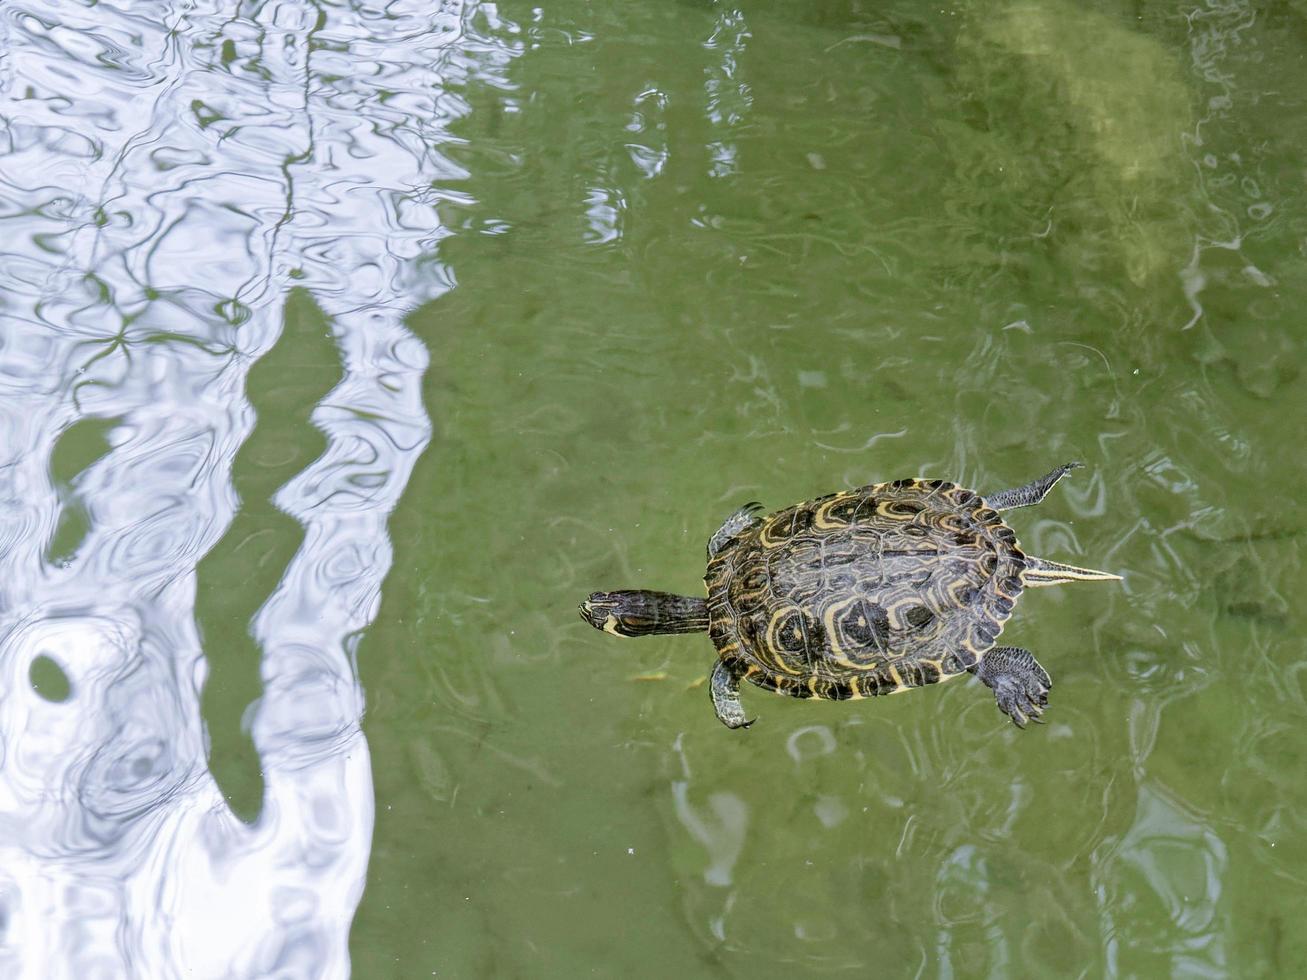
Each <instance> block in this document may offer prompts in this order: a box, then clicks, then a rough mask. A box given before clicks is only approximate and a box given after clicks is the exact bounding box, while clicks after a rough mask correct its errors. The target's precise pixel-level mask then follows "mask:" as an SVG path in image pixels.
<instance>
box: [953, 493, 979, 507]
mask: <svg viewBox="0 0 1307 980" xmlns="http://www.w3.org/2000/svg"><path fill="white" fill-rule="evenodd" d="M975 499H976V495H975V494H974V493H972V492H971V491H970V490H959V491H958V493H957V497H956V500H957V502H958V503H959V504H962V505H963V506H965V505H967V504H969V503H971V501H973V500H975Z"/></svg>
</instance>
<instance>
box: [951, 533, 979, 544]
mask: <svg viewBox="0 0 1307 980" xmlns="http://www.w3.org/2000/svg"><path fill="white" fill-rule="evenodd" d="M953 543H954V544H956V545H960V546H961V547H963V548H966V547H968V546H970V545H973V544H975V543H976V536H975V535H974V534H965V533H963V532H961V531H959V532H958V533H957V534H955V535H953Z"/></svg>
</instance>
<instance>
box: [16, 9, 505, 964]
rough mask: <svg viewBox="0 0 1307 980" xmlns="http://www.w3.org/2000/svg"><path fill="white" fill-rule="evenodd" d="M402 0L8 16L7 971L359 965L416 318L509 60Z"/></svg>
mask: <svg viewBox="0 0 1307 980" xmlns="http://www.w3.org/2000/svg"><path fill="white" fill-rule="evenodd" d="M402 6H403V5H402V4H387V5H386V8H385V9H386V18H387V19H374V18H370V17H365V16H363V14H362V13H360V12H358V11H355V10H353V9H350V8H349V7H348V6H345V5H340V6H332V7H330V8H322V7H319V6H310V5H307V4H295V3H283V4H276V5H270V6H267V7H259V8H257V12H256V14H255V16H257V17H259V18H260V19H259V20H250V19H247V17H242V16H239V15H238V14H235V13H233V12H232V11H214V12H212V13H204V12H197V11H195V10H194V9H192V8H191V7H189V6H179V7H178V9H177V10H175V11H173V10H166V9H165V10H162V11H151V12H150V13H149V14H144V13H142V12H141V9H140V8H139V7H138V6H134V7H132V8H126V9H127V10H130V12H125V11H124V10H115V9H112V8H107V7H97V8H96V9H95V10H93V11H90V10H82V9H80V8H76V7H72V6H68V7H61V8H59V11H58V13H57V15H56V14H51V13H49V12H48V11H46V12H44V13H42V14H41V15H40V16H37V15H35V14H34V15H32V16H26V17H25V16H19V14H21V11H15V10H13V9H12V8H11V10H10V11H9V12H8V13H7V14H6V17H5V20H6V24H5V28H6V29H7V31H8V34H9V36H8V39H7V41H6V44H5V47H6V56H7V59H8V64H7V65H6V67H5V71H6V73H7V77H6V79H5V82H6V85H5V90H6V91H7V92H9V93H11V99H12V101H10V102H9V103H8V104H7V105H5V106H4V110H3V112H4V118H5V119H6V120H7V123H8V129H7V139H8V142H7V146H6V150H7V159H6V166H5V173H4V178H3V180H2V181H0V191H2V193H3V196H4V197H5V198H7V199H9V200H8V205H9V206H8V207H6V209H5V213H6V214H7V215H11V214H15V213H17V214H20V215H21V219H18V220H13V219H11V220H9V221H8V222H7V225H8V227H9V230H10V235H9V236H8V237H7V240H6V242H5V244H4V245H3V251H5V252H6V253H7V257H6V263H5V265H6V280H7V282H6V289H5V305H4V307H3V309H0V315H3V317H4V321H3V323H0V341H3V344H2V345H0V347H2V352H0V360H2V361H3V363H2V364H0V368H2V370H0V435H2V436H3V439H0V504H2V505H3V509H2V510H0V572H3V583H4V586H3V588H4V598H5V602H4V604H3V608H4V609H6V610H7V613H6V615H5V619H4V621H3V622H0V641H2V642H3V647H0V668H2V673H0V688H2V690H3V704H4V709H3V711H2V712H0V759H2V760H3V762H4V765H3V769H2V770H0V825H3V826H4V827H5V828H6V833H5V834H4V835H3V839H2V840H0V867H2V868H3V877H2V878H0V922H4V923H5V924H6V925H5V929H4V931H5V936H4V942H3V943H2V944H0V946H2V947H3V948H0V974H3V975H4V976H15V977H18V976H23V977H26V976H32V977H38V976H40V977H44V976H54V975H65V974H66V973H70V972H75V971H77V970H79V969H81V968H82V967H83V966H86V965H89V964H92V963H94V964H97V967H96V968H97V969H99V970H102V969H105V968H106V966H105V964H114V965H113V966H111V967H107V968H108V969H110V970H111V972H121V973H123V974H124V975H134V976H169V975H173V973H174V972H176V971H183V972H184V971H185V970H188V969H190V970H194V971H196V972H197V973H198V974H203V975H220V974H221V975H237V976H253V975H261V974H264V973H268V972H272V971H275V970H284V969H291V970H293V971H295V972H297V974H302V975H305V976H343V975H345V974H346V973H347V971H348V956H347V952H346V949H347V931H348V926H349V921H350V918H351V916H352V914H353V911H354V906H355V904H356V903H357V901H358V898H359V895H360V893H361V890H362V886H363V875H364V872H365V869H366V863H367V857H368V846H369V842H370V836H371V825H372V809H373V803H372V796H371V774H370V770H369V760H368V753H367V747H366V744H365V743H364V741H363V738H362V736H361V734H360V731H359V727H358V723H359V718H360V716H361V711H362V692H361V690H360V689H359V687H358V685H357V683H356V680H355V676H354V671H353V667H352V665H351V663H350V659H351V656H352V652H353V645H354V644H355V643H356V642H357V638H358V636H359V634H360V632H361V631H362V630H363V629H364V628H366V627H367V625H368V624H369V623H370V621H371V619H372V617H373V616H374V614H375V610H376V607H377V600H378V594H379V590H380V587H381V582H382V579H383V577H384V575H385V573H386V571H387V569H388V567H389V563H390V554H391V549H390V543H389V540H388V537H387V534H386V521H387V517H388V515H389V513H390V512H391V510H392V509H393V508H394V506H395V504H396V503H397V501H398V500H399V497H400V495H401V493H402V492H403V490H404V487H405V484H406V482H407V479H408V475H409V473H410V471H411V468H412V465H413V462H414V460H415V459H416V458H417V456H418V455H419V454H420V453H421V452H422V450H423V448H424V447H425V445H426V442H427V439H428V435H429V422H428V419H427V416H426V413H425V410H424V408H423V405H422V400H421V394H420V390H419V383H420V379H421V375H422V372H423V370H424V368H425V366H426V351H425V349H424V348H423V346H422V345H421V343H420V342H419V341H417V339H416V338H414V337H413V336H412V335H411V334H410V333H409V332H408V331H407V330H406V329H405V327H404V325H403V322H402V313H403V312H404V311H406V310H408V309H411V308H412V307H413V306H414V305H416V304H420V303H422V302H424V301H426V300H428V299H431V298H432V297H434V296H435V295H438V294H439V293H440V292H443V291H444V290H445V289H447V288H448V284H449V282H450V281H451V277H450V276H449V275H448V274H447V273H446V272H445V271H444V270H443V269H442V268H441V267H440V265H439V264H438V262H437V261H436V258H435V249H436V245H437V242H438V241H439V239H440V237H441V236H442V235H443V234H445V232H443V231H442V230H441V227H440V219H439V217H438V215H437V213H436V210H435V202H436V200H437V199H438V198H439V197H440V194H439V193H437V192H436V191H435V188H436V187H438V186H439V185H440V184H441V182H447V181H448V180H450V179H451V178H454V177H457V176H459V175H460V174H461V171H459V169H458V168H457V167H454V166H453V165H452V164H450V163H449V162H448V161H446V160H445V158H444V157H443V156H442V155H441V153H440V148H441V145H442V143H443V142H444V141H445V139H446V136H445V131H446V127H447V125H448V123H449V122H450V121H451V119H453V118H455V117H457V116H458V115H460V114H462V113H464V112H466V111H467V108H466V105H465V103H464V102H463V101H462V100H461V99H459V98H458V97H457V96H454V95H452V94H451V91H450V90H451V86H453V87H456V86H458V85H459V84H461V83H462V82H463V81H465V80H466V79H467V78H468V77H469V76H473V75H476V74H477V73H479V72H485V71H489V72H492V73H493V72H495V71H498V70H500V66H501V65H502V64H503V63H505V62H506V61H507V60H509V58H510V56H511V53H509V52H507V50H503V51H501V50H499V49H497V48H495V47H494V45H493V44H491V43H489V42H484V43H483V42H482V41H480V40H479V39H477V38H474V37H472V36H470V34H469V32H468V31H467V30H466V24H467V20H468V18H470V17H471V16H472V13H473V12H474V11H473V10H472V9H464V5H463V4H461V3H452V2H450V3H444V4H441V5H440V6H439V8H438V9H437V11H436V12H435V13H434V14H433V13H432V12H431V5H429V4H417V3H414V4H411V5H410V6H411V8H412V10H411V12H408V13H406V12H404V11H402V10H401V9H400V8H401V7H402ZM252 9H253V8H252ZM243 10H244V8H242V12H243ZM478 45H480V46H481V47H483V48H484V50H485V51H487V52H488V54H487V57H485V58H484V59H482V60H483V61H484V64H483V63H482V60H479V59H478V55H477V50H478ZM297 289H298V291H296V290H297ZM319 431H320V432H321V435H319V434H318V433H319ZM52 457H53V462H51V460H52ZM197 626H198V629H197ZM38 660H39V665H40V669H41V670H44V671H46V673H47V674H49V673H50V672H51V671H53V672H54V676H56V677H58V676H59V675H60V673H61V672H62V675H63V678H64V679H65V680H66V681H67V684H68V697H67V699H66V700H64V701H62V702H60V701H55V700H48V699H47V697H44V696H43V695H42V693H41V692H40V691H38V690H36V689H34V688H33V686H32V684H31V682H30V681H29V677H28V673H29V667H30V665H31V664H32V663H33V662H34V661H38ZM42 690H44V692H45V694H47V695H48V694H49V690H48V686H47V688H43V689H42ZM201 692H203V694H202V699H201ZM201 705H203V710H201ZM210 762H212V766H211V767H210V765H209V763H210ZM215 777H216V779H215ZM236 814H240V816H242V817H244V818H245V819H246V821H249V822H242V820H241V819H239V818H238V817H237V816H236ZM309 858H311V860H310V859H309ZM74 927H75V928H74Z"/></svg>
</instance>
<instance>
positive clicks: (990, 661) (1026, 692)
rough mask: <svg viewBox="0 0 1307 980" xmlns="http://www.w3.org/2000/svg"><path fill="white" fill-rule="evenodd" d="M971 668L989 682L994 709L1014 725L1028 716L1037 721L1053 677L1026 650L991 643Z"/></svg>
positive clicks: (1025, 719)
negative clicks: (995, 706)
mask: <svg viewBox="0 0 1307 980" xmlns="http://www.w3.org/2000/svg"><path fill="white" fill-rule="evenodd" d="M971 672H972V673H973V674H975V675H976V676H977V677H979V678H980V679H981V680H982V681H984V682H985V684H986V685H988V686H989V688H990V690H992V691H993V692H994V700H995V701H997V702H998V709H999V710H1000V711H1002V712H1003V713H1004V714H1005V715H1007V716H1008V717H1009V718H1011V719H1012V722H1013V724H1015V725H1016V726H1017V727H1018V728H1025V727H1026V722H1027V721H1029V720H1030V719H1032V718H1033V719H1034V720H1035V721H1039V716H1040V715H1042V714H1043V713H1044V709H1045V708H1047V707H1048V692H1049V691H1050V690H1051V689H1052V687H1053V680H1052V678H1051V677H1049V676H1048V671H1046V670H1045V669H1044V668H1043V667H1041V666H1040V665H1039V661H1038V660H1036V659H1035V655H1034V654H1033V653H1031V652H1030V651H1029V650H1023V649H1021V647H995V648H994V649H993V650H990V651H989V652H988V653H986V654H985V656H984V657H983V658H982V659H981V661H980V663H978V664H976V666H974V667H972V668H971Z"/></svg>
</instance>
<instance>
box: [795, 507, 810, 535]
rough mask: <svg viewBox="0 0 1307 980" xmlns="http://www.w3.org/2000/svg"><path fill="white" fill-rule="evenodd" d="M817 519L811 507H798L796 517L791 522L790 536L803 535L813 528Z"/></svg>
mask: <svg viewBox="0 0 1307 980" xmlns="http://www.w3.org/2000/svg"><path fill="white" fill-rule="evenodd" d="M815 517H816V515H815V514H814V513H813V510H812V508H811V507H796V508H795V510H794V517H793V518H792V519H791V520H790V532H789V533H790V536H791V537H792V536H794V535H796V534H801V533H802V532H804V531H806V530H808V529H809V528H810V527H812V522H813V520H814V519H815Z"/></svg>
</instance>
